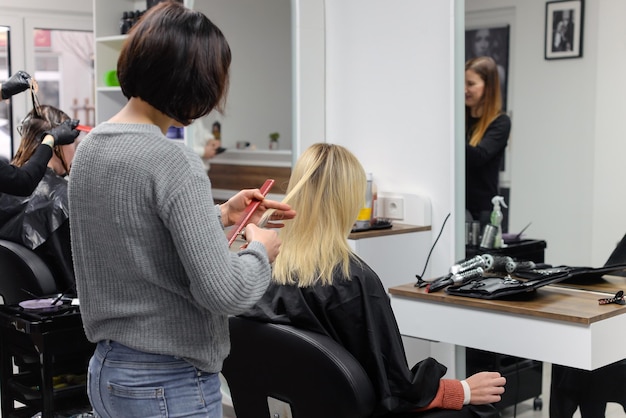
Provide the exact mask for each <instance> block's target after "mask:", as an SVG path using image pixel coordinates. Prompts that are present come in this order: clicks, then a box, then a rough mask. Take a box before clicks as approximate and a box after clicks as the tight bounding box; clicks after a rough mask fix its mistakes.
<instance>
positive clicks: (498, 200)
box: [490, 196, 507, 248]
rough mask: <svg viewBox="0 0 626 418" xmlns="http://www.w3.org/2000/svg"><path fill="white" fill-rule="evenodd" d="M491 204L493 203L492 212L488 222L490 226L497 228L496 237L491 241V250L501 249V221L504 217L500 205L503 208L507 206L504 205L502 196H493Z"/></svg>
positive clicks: (502, 245)
mask: <svg viewBox="0 0 626 418" xmlns="http://www.w3.org/2000/svg"><path fill="white" fill-rule="evenodd" d="M491 203H493V211H492V212H491V219H490V222H491V225H493V226H495V227H496V228H497V229H496V236H495V237H494V241H493V248H502V247H504V246H505V245H504V241H503V240H502V219H503V218H504V215H503V214H502V210H501V209H500V205H502V206H504V207H505V208H506V207H507V206H506V203H504V198H503V197H502V196H494V197H493V199H491Z"/></svg>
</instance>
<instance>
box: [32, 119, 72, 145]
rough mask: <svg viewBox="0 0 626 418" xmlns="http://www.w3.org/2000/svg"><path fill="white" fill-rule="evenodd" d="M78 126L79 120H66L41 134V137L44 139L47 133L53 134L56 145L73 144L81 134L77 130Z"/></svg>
mask: <svg viewBox="0 0 626 418" xmlns="http://www.w3.org/2000/svg"><path fill="white" fill-rule="evenodd" d="M77 126H78V121H77V120H75V119H72V120H66V121H65V122H63V123H61V124H60V125H59V126H55V127H54V128H52V129H50V130H49V131H45V132H44V133H43V134H41V139H43V138H44V137H45V136H46V135H51V136H52V137H53V138H54V146H57V145H67V144H71V143H72V142H74V140H75V139H76V138H77V137H78V135H79V134H80V132H78V130H76V127H77Z"/></svg>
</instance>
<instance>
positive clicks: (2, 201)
mask: <svg viewBox="0 0 626 418" xmlns="http://www.w3.org/2000/svg"><path fill="white" fill-rule="evenodd" d="M75 124H76V122H75V121H71V120H70V117H69V116H68V115H66V114H65V113H64V112H62V111H61V110H59V109H57V108H55V107H52V106H45V105H43V106H38V107H36V108H35V109H33V110H32V111H31V112H30V113H28V115H26V117H25V118H24V120H23V121H22V123H21V124H20V125H19V126H18V132H19V133H20V135H21V136H22V140H21V143H20V146H19V148H18V150H17V152H16V154H15V157H14V158H13V161H12V164H14V165H15V166H17V167H21V166H23V165H24V164H26V162H27V161H28V160H29V159H30V158H31V157H32V156H33V154H34V153H35V152H36V150H37V149H38V148H39V146H40V145H41V142H42V140H43V139H44V137H46V135H44V133H50V132H52V133H53V134H54V135H57V136H58V135H69V136H74V138H75V137H76V136H77V135H78V131H76V130H75V129H73V127H75ZM54 135H53V136H54ZM75 149H76V144H75V143H73V142H72V143H70V144H67V145H55V146H54V147H53V155H52V158H50V161H49V162H48V167H47V170H46V173H45V174H44V177H43V179H42V180H41V181H40V182H39V185H38V186H37V188H36V189H35V191H33V193H32V194H31V195H30V196H27V197H18V196H11V195H8V194H0V238H2V239H6V240H9V241H14V242H17V243H18V244H22V245H24V246H26V247H28V248H30V249H31V250H33V251H34V252H35V253H37V254H38V255H39V256H40V257H41V258H42V260H43V261H44V263H46V265H47V266H48V267H49V268H50V270H51V272H52V275H53V276H54V279H55V281H56V283H57V287H58V290H59V291H64V290H66V289H70V290H72V287H73V284H74V269H73V266H72V253H71V248H70V230H69V208H68V196H67V186H68V182H67V176H68V174H69V172H70V166H71V164H72V159H73V158H74V151H75ZM69 293H75V291H70V292H69ZM38 296H39V295H38Z"/></svg>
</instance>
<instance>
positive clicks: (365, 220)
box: [354, 173, 374, 230]
mask: <svg viewBox="0 0 626 418" xmlns="http://www.w3.org/2000/svg"><path fill="white" fill-rule="evenodd" d="M373 183H374V182H373V176H372V173H367V188H366V189H365V203H364V206H363V208H361V211H360V212H359V216H357V218H356V222H355V223H354V228H355V229H357V230H358V229H369V228H370V227H371V226H372V223H371V222H372V197H373V194H372V185H373Z"/></svg>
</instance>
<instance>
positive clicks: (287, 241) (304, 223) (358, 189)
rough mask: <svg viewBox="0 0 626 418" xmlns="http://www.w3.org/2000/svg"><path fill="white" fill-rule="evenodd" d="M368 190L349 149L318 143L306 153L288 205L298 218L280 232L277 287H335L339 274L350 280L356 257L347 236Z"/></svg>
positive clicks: (290, 189)
mask: <svg viewBox="0 0 626 418" xmlns="http://www.w3.org/2000/svg"><path fill="white" fill-rule="evenodd" d="M365 187H366V177H365V171H364V170H363V167H362V166H361V163H360V162H359V160H358V159H357V158H356V157H355V156H354V155H353V154H352V153H351V152H350V151H348V150H347V149H346V148H344V147H342V146H340V145H334V144H326V143H317V144H314V145H312V146H310V147H309V148H308V149H307V150H305V151H304V153H302V155H301V156H300V158H299V159H298V161H297V162H296V165H295V167H294V169H293V171H292V174H291V177H290V179H289V186H288V188H287V194H286V196H285V199H284V200H283V202H285V203H287V204H289V205H291V207H292V208H293V209H294V210H295V211H296V213H297V214H298V215H297V216H296V217H295V218H294V219H293V220H289V221H287V222H285V227H284V228H282V229H281V230H280V232H279V234H280V237H281V240H282V245H281V249H280V253H279V254H278V256H277V257H276V260H275V261H274V266H273V278H274V281H275V282H277V283H280V284H295V283H297V285H298V286H299V287H307V286H312V285H314V284H316V283H318V282H321V283H322V284H324V285H330V284H332V281H333V272H334V271H335V269H340V271H342V272H343V274H344V276H346V277H348V275H349V267H350V258H351V257H352V256H353V253H352V250H351V248H350V246H349V245H348V234H349V233H350V231H351V229H352V227H353V225H354V221H355V220H356V218H357V215H358V213H359V210H360V209H361V208H362V207H363V204H364V202H365ZM269 215H270V214H266V216H269Z"/></svg>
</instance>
